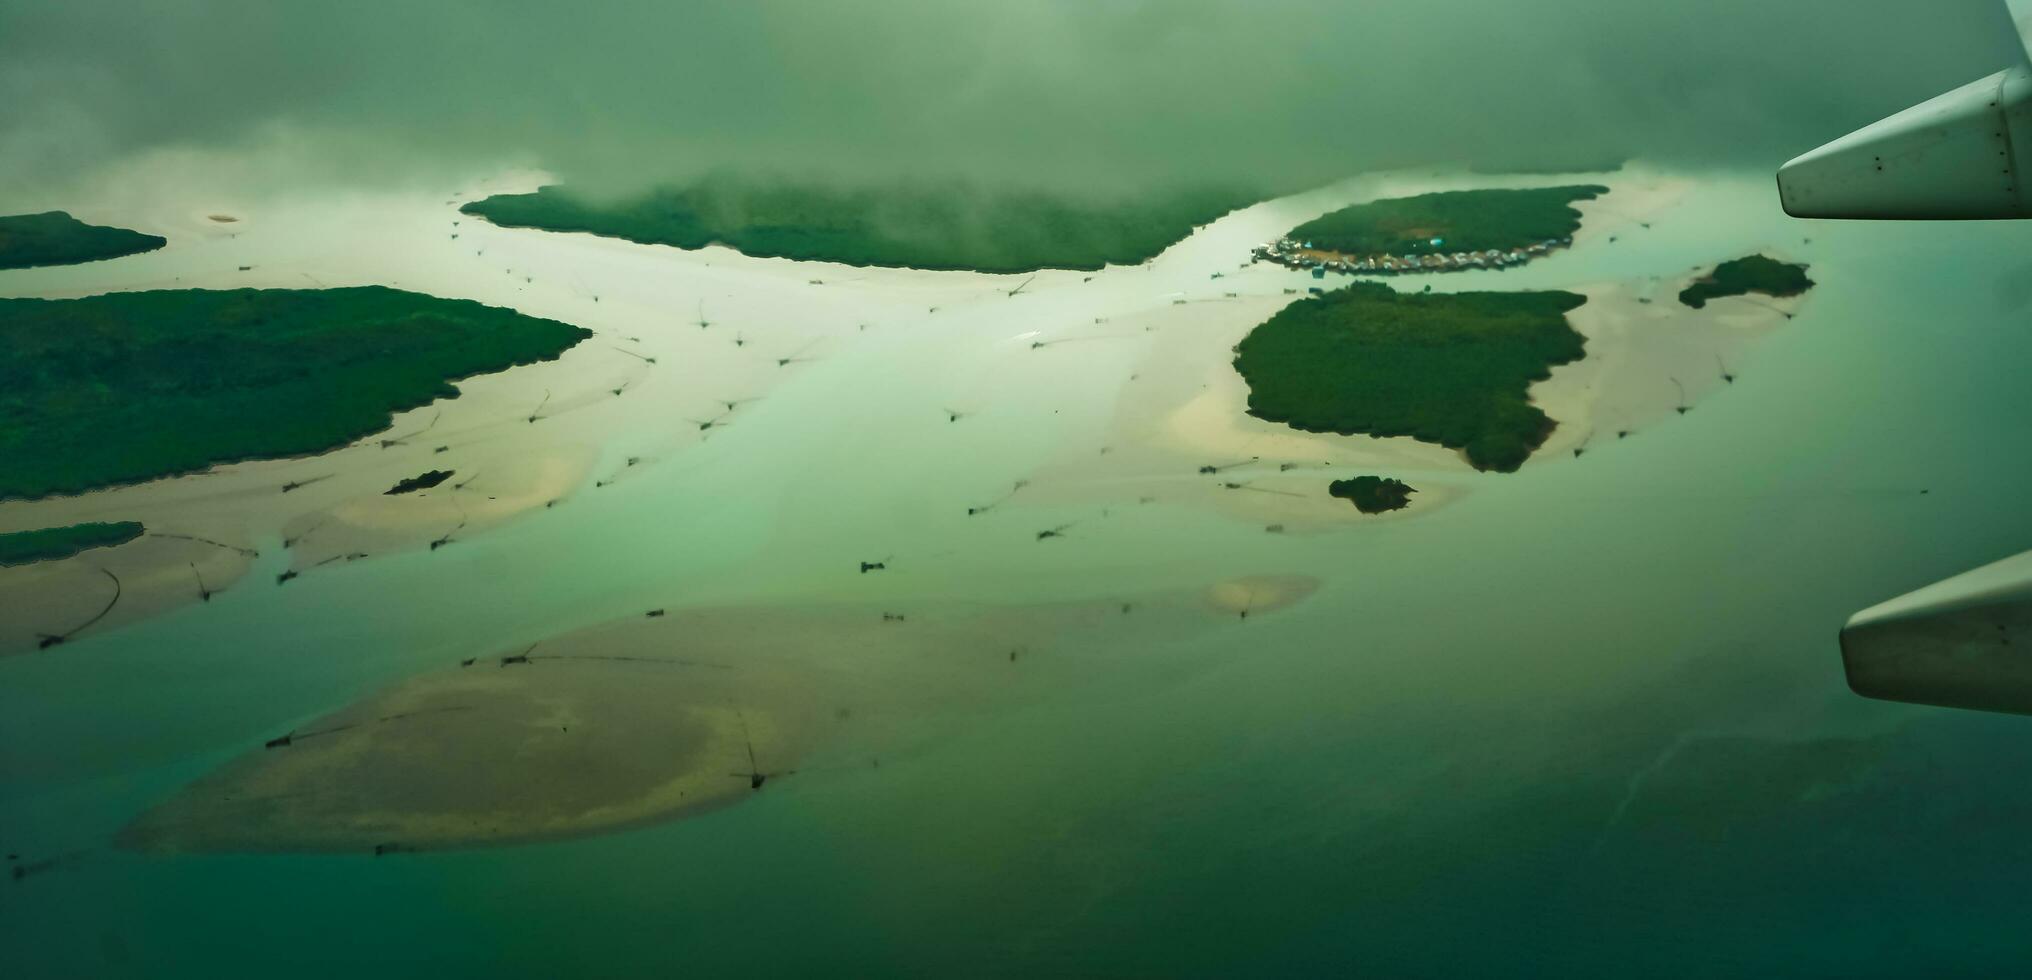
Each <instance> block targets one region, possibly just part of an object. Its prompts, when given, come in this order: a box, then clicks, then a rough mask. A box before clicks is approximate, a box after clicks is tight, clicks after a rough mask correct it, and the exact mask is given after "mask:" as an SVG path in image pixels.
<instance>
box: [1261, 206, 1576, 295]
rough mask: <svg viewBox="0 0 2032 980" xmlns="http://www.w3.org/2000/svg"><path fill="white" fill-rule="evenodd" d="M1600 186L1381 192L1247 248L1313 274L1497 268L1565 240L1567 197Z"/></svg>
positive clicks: (1569, 224)
mask: <svg viewBox="0 0 2032 980" xmlns="http://www.w3.org/2000/svg"><path fill="white" fill-rule="evenodd" d="M1608 192H1609V189H1608V188H1606V187H1602V186H1600V185H1597V184H1588V185H1582V186H1574V187H1534V188H1528V189H1524V190H1479V191H1442V192H1438V193H1433V194H1419V195H1417V196H1415V197H1395V198H1387V199H1384V200H1380V201H1370V202H1369V203H1367V204H1357V205H1355V206H1353V207H1347V208H1342V209H1340V210H1339V211H1334V212H1331V213H1329V214H1326V215H1322V216H1320V217H1318V218H1315V219H1313V220H1311V221H1308V222H1306V223H1305V224H1302V225H1299V226H1298V227H1296V228H1293V229H1291V231H1290V232H1289V233H1287V234H1286V235H1285V236H1284V237H1283V238H1280V239H1278V240H1277V241H1274V242H1266V243H1264V244H1262V245H1258V246H1256V248H1255V250H1254V252H1253V253H1252V254H1253V255H1254V257H1255V258H1256V260H1257V261H1262V262H1275V263H1277V264H1279V265H1283V266H1287V267H1289V268H1294V269H1312V270H1314V274H1315V275H1319V274H1324V273H1326V272H1342V273H1348V274H1361V275H1386V276H1387V275H1399V274H1403V273H1415V272H1460V271H1465V270H1468V269H1505V268H1509V267H1511V266H1518V265H1523V264H1524V263H1526V262H1529V261H1531V260H1532V259H1535V258H1538V257H1540V256H1543V255H1547V254H1549V253H1551V252H1553V251H1554V250H1556V249H1560V248H1564V247H1566V246H1568V245H1571V244H1573V233H1574V232H1576V231H1579V230H1580V220H1581V214H1580V211H1579V210H1577V209H1575V208H1574V207H1573V202H1575V201H1588V200H1593V199H1595V198H1597V197H1600V196H1601V195H1603V194H1607V193H1608Z"/></svg>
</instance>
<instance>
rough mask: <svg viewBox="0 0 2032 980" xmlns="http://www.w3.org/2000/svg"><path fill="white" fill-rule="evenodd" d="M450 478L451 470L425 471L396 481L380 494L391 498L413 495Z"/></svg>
mask: <svg viewBox="0 0 2032 980" xmlns="http://www.w3.org/2000/svg"><path fill="white" fill-rule="evenodd" d="M451 478H452V471H451V470H427V471H425V472H423V473H419V474H417V475H415V476H412V477H408V478H406V479H403V480H399V481H397V482H396V484H395V485H394V486H392V487H389V488H388V489H386V490H384V491H382V494H383V495H384V496H389V497H393V496H395V495H396V494H402V493H415V492H416V491H418V490H428V489H430V488H431V487H434V486H437V485H438V484H440V483H443V482H444V481H446V480H449V479H451Z"/></svg>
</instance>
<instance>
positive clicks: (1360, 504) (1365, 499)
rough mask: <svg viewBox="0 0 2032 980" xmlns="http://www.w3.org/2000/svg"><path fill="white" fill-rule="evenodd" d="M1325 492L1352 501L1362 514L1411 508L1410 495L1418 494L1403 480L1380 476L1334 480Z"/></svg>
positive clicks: (1383, 512) (1384, 512)
mask: <svg viewBox="0 0 2032 980" xmlns="http://www.w3.org/2000/svg"><path fill="white" fill-rule="evenodd" d="M1326 491H1327V493H1330V494H1332V495H1334V496H1336V497H1339V498H1341V499H1342V500H1347V501H1352V502H1353V503H1354V505H1355V509H1356V510H1359V511H1361V512H1362V513H1364V514H1387V513H1389V512H1390V511H1393V510H1403V509H1404V508H1406V507H1409V506H1411V495H1412V494H1414V493H1417V492H1418V490H1417V489H1416V488H1414V487H1412V486H1411V485H1410V484H1408V483H1405V482H1404V481H1403V480H1392V479H1388V478H1385V477H1380V476H1358V477H1355V478H1354V479H1352V480H1335V481H1333V483H1332V484H1331V485H1329V486H1328V487H1327V488H1326Z"/></svg>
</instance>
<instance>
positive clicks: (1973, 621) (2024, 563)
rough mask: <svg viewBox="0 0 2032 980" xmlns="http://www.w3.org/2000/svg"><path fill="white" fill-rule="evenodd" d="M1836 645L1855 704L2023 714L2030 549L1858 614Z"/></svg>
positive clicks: (2028, 663)
mask: <svg viewBox="0 0 2032 980" xmlns="http://www.w3.org/2000/svg"><path fill="white" fill-rule="evenodd" d="M1841 646H1842V662H1843V664H1844V665H1845V666H1846V667H1847V669H1848V678H1849V687H1850V688H1851V689H1852V690H1854V691H1855V692H1856V693H1857V694H1861V695H1863V696H1865V697H1872V698H1882V699H1885V700H1890V701H1910V702H1914V703H1918V704H1933V705H1941V706H1943V707H1949V708H1974V709H1977V710H1980V711H2007V712H2012V713H2016V714H2032V551H2028V552H2025V553H2023V554H2020V555H2016V556H2014V557H2011V558H2006V559H2004V560H2003V561H2000V562H1997V563H1995V564H1993V565H1985V566H1983V567H1982V568H1978V569H1976V570H1975V571H1972V572H1966V573H1964V574H1961V575H1957V576H1955V577H1954V578H1951V579H1947V580H1945V581H1941V582H1935V583H1934V584H1932V585H1929V586H1927V587H1925V588H1923V589H1920V590H1919V591H1917V592H1913V593H1910V594H1907V595H1903V596H1900V597H1898V598H1896V599H1892V600H1891V601H1889V602H1886V603H1883V604H1882V605H1878V606H1873V607H1871V608H1869V609H1865V610H1863V611H1862V612H1859V613H1857V614H1855V616H1853V617H1851V618H1850V619H1849V622H1848V625H1847V626H1845V627H1843V628H1842V633H1841Z"/></svg>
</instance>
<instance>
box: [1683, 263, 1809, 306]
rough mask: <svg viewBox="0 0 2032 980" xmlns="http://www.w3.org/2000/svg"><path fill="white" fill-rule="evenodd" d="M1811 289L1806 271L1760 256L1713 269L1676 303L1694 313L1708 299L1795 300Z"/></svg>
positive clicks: (1802, 267) (1800, 267)
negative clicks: (1758, 296) (1751, 296)
mask: <svg viewBox="0 0 2032 980" xmlns="http://www.w3.org/2000/svg"><path fill="white" fill-rule="evenodd" d="M1812 288H1813V280H1811V279H1808V278H1806V267H1805V266H1803V265H1794V264H1792V263H1790V262H1780V261H1778V260H1777V259H1773V258H1767V257H1765V256H1762V255H1751V256H1747V257H1745V258H1740V259H1732V260H1730V261H1727V262H1724V263H1722V264H1721V265H1718V266H1715V271H1714V272H1713V273H1711V274H1709V275H1708V276H1706V277H1705V278H1702V279H1697V280H1695V281H1694V283H1693V285H1691V286H1688V287H1686V288H1685V289H1684V290H1682V291H1681V292H1680V294H1679V301H1680V302H1682V303H1685V304H1686V305H1688V306H1691V307H1693V308H1694V309H1696V310H1697V309H1700V308H1701V307H1704V306H1706V305H1707V301H1708V300H1711V299H1721V298H1723V297H1725V296H1743V295H1747V294H1749V293H1763V294H1765V295H1767V296H1797V295H1799V294H1800V293H1803V292H1806V291H1807V290H1809V289H1812Z"/></svg>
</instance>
